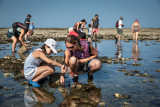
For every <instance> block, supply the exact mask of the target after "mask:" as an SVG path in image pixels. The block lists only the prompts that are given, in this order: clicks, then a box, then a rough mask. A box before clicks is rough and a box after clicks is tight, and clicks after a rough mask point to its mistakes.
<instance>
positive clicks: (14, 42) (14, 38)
mask: <svg viewBox="0 0 160 107" xmlns="http://www.w3.org/2000/svg"><path fill="white" fill-rule="evenodd" d="M11 39H12V41H13V43H12V52H15V48H16V44H17V38H16V37H15V36H12V37H11Z"/></svg>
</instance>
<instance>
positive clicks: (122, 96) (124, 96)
mask: <svg viewBox="0 0 160 107" xmlns="http://www.w3.org/2000/svg"><path fill="white" fill-rule="evenodd" d="M113 95H114V96H115V97H116V98H117V99H129V98H130V97H131V96H130V95H125V94H124V95H122V94H119V93H115V94H113Z"/></svg>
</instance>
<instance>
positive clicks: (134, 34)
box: [133, 32, 136, 41]
mask: <svg viewBox="0 0 160 107" xmlns="http://www.w3.org/2000/svg"><path fill="white" fill-rule="evenodd" d="M135 36H136V34H135V32H133V41H135Z"/></svg>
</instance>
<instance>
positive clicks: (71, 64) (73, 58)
mask: <svg viewBox="0 0 160 107" xmlns="http://www.w3.org/2000/svg"><path fill="white" fill-rule="evenodd" d="M77 64H78V59H77V58H76V57H74V56H73V57H71V58H70V60H69V65H70V66H71V67H72V66H75V65H77Z"/></svg>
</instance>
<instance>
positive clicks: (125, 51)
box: [0, 40, 160, 107]
mask: <svg viewBox="0 0 160 107" xmlns="http://www.w3.org/2000/svg"><path fill="white" fill-rule="evenodd" d="M41 45H42V43H38V46H33V47H32V49H31V50H30V51H29V52H31V51H32V50H34V49H35V48H38V47H40V46H41ZM93 46H94V42H93ZM97 48H98V53H99V57H108V58H111V63H103V64H102V68H101V70H100V71H98V72H96V73H94V74H93V76H94V79H93V81H88V77H87V73H82V74H80V75H79V80H78V83H77V84H74V82H73V81H72V78H71V77H70V76H69V75H68V74H66V79H65V81H66V83H65V87H60V86H58V85H55V83H54V82H53V81H56V80H58V78H57V76H55V75H58V73H59V71H60V69H59V68H56V74H55V75H53V78H51V79H48V80H47V81H46V82H45V83H44V84H42V88H34V87H32V86H28V85H22V84H21V83H23V82H24V81H26V80H25V79H24V78H23V77H22V76H20V77H19V78H15V76H16V75H20V73H21V72H20V71H19V72H17V71H15V72H11V75H10V76H8V77H4V73H3V70H2V69H1V70H0V106H1V107H6V106H12V107H17V106H18V107H23V106H24V107H25V106H27V107H28V106H40V107H50V106H51V107H59V106H60V107H65V106H67V105H70V106H73V107H74V106H78V107H94V106H95V107H96V106H98V107H100V106H107V107H119V106H131V107H159V106H160V72H159V70H160V42H156V41H138V45H136V44H134V42H133V41H129V42H125V41H123V40H122V41H121V44H118V45H117V46H115V45H114V41H113V40H101V41H100V42H99V43H97ZM0 49H1V50H0V58H3V57H4V56H6V55H11V44H1V45H0ZM58 49H62V50H65V44H64V41H61V42H59V46H58ZM16 50H19V47H17V48H16ZM63 55H64V53H63V52H60V53H58V54H57V55H53V56H63ZM15 57H16V58H19V55H18V54H16V55H15ZM116 59H120V60H116ZM17 66H19V65H17ZM54 76H55V77H54ZM26 84H27V83H26ZM116 93H117V94H118V95H121V97H117V98H116V97H115V96H114V94H116ZM125 96H129V97H127V98H126V97H125Z"/></svg>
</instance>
